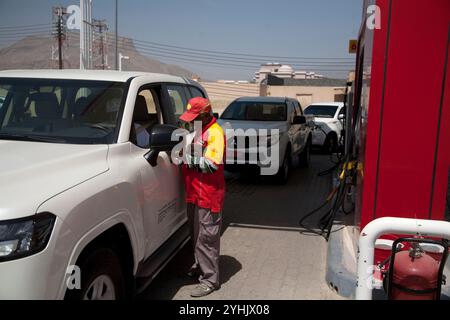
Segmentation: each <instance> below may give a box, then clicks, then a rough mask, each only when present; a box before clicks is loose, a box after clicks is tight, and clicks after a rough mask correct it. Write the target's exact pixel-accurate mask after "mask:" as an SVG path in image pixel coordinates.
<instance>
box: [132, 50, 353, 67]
mask: <svg viewBox="0 0 450 320" xmlns="http://www.w3.org/2000/svg"><path fill="white" fill-rule="evenodd" d="M128 46H129V47H133V45H128ZM134 46H135V47H139V48H142V49H147V50H151V51H152V52H157V53H163V54H178V55H183V56H185V57H194V58H199V57H202V58H205V59H209V60H211V59H213V60H216V61H224V62H237V63H251V64H252V65H254V64H255V63H257V64H263V63H264V62H265V61H263V60H261V59H259V60H255V59H252V60H250V59H240V58H233V57H216V56H211V55H203V54H193V53H184V52H181V51H175V50H166V49H158V48H154V47H151V46H147V45H141V44H135V45H134ZM291 65H306V66H332V67H346V66H353V63H350V62H314V61H309V62H297V63H291Z"/></svg>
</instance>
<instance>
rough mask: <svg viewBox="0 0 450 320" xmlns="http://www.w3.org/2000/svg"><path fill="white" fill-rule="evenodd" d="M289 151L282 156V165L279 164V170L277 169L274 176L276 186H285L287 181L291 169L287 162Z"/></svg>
mask: <svg viewBox="0 0 450 320" xmlns="http://www.w3.org/2000/svg"><path fill="white" fill-rule="evenodd" d="M289 154H290V152H289V150H288V151H287V152H286V154H285V155H284V159H283V163H282V164H281V166H280V168H279V169H278V173H277V175H276V180H277V183H278V184H281V185H283V184H286V183H287V182H288V179H289V172H290V168H291V163H290V161H289Z"/></svg>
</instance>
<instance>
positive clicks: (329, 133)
mask: <svg viewBox="0 0 450 320" xmlns="http://www.w3.org/2000/svg"><path fill="white" fill-rule="evenodd" d="M305 114H307V115H312V116H314V122H315V123H316V127H315V129H314V131H313V138H312V144H313V146H320V147H322V148H323V150H324V151H327V152H330V151H331V152H332V151H336V149H337V148H338V144H339V141H340V139H341V136H342V130H343V118H344V116H345V108H344V103H343V102H325V103H314V104H311V105H309V106H308V107H306V108H305Z"/></svg>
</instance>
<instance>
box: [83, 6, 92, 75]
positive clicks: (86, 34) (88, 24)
mask: <svg viewBox="0 0 450 320" xmlns="http://www.w3.org/2000/svg"><path fill="white" fill-rule="evenodd" d="M80 14H81V25H80V69H91V68H92V62H91V60H92V59H91V56H92V0H80Z"/></svg>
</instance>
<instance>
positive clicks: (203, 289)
mask: <svg viewBox="0 0 450 320" xmlns="http://www.w3.org/2000/svg"><path fill="white" fill-rule="evenodd" d="M214 290H215V289H213V288H211V287H209V286H207V285H206V284H204V283H200V284H199V285H198V286H196V287H195V288H194V290H192V291H191V297H193V298H200V297H204V296H207V295H209V294H211V293H212V292H213V291H214Z"/></svg>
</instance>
